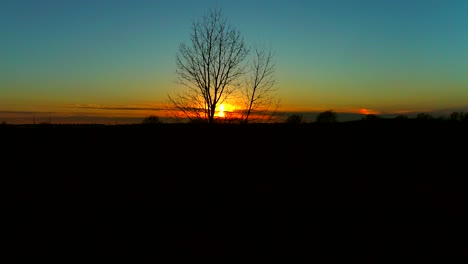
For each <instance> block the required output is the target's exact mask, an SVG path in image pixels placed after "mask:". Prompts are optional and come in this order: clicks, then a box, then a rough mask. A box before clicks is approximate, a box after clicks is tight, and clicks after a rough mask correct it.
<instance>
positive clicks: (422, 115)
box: [416, 113, 434, 121]
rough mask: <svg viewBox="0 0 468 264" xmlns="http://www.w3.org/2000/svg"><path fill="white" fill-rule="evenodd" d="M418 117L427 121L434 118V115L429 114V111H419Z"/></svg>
mask: <svg viewBox="0 0 468 264" xmlns="http://www.w3.org/2000/svg"><path fill="white" fill-rule="evenodd" d="M416 119H418V120H425V121H427V120H432V119H434V117H433V116H432V115H430V114H428V113H419V114H417V115H416Z"/></svg>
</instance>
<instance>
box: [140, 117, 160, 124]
mask: <svg viewBox="0 0 468 264" xmlns="http://www.w3.org/2000/svg"><path fill="white" fill-rule="evenodd" d="M161 123H162V122H161V119H159V117H158V116H155V115H150V116H148V117H145V118H144V119H143V121H142V124H144V125H156V124H161Z"/></svg>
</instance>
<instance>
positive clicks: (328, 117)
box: [315, 110, 338, 123]
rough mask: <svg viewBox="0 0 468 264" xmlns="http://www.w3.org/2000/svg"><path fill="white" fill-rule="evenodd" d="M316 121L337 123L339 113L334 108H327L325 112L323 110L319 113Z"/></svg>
mask: <svg viewBox="0 0 468 264" xmlns="http://www.w3.org/2000/svg"><path fill="white" fill-rule="evenodd" d="M315 122H317V123H336V122H338V118H337V115H336V113H335V112H334V111H332V110H327V111H325V112H322V113H320V114H318V115H317V118H316V119H315Z"/></svg>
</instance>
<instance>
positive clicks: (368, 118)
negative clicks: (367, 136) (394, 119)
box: [362, 114, 380, 121]
mask: <svg viewBox="0 0 468 264" xmlns="http://www.w3.org/2000/svg"><path fill="white" fill-rule="evenodd" d="M378 119H380V117H379V116H378V115H376V114H367V115H365V116H363V117H362V120H365V121H374V120H378Z"/></svg>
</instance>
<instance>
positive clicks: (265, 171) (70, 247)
mask: <svg viewBox="0 0 468 264" xmlns="http://www.w3.org/2000/svg"><path fill="white" fill-rule="evenodd" d="M467 132H468V126H466V125H463V124H458V123H450V122H416V121H406V122H403V123H401V122H399V123H396V122H394V121H391V120H380V121H374V122H347V123H338V124H333V125H317V124H304V125H295V126H294V125H286V124H270V125H249V126H231V125H216V126H202V125H193V124H192V125H181V124H179V125H176V124H172V125H170V124H162V125H155V126H143V125H126V126H98V125H88V126H86V125H81V126H72V125H35V126H26V125H25V126H0V135H1V141H2V154H3V158H2V159H1V161H2V166H1V168H0V169H1V175H2V176H1V184H0V186H1V192H2V199H1V202H0V205H1V207H2V215H3V216H2V218H3V220H6V222H4V224H3V226H2V229H3V230H2V235H1V241H2V245H1V247H2V249H3V250H6V251H7V252H9V253H10V254H12V255H13V256H17V257H18V258H22V257H25V256H58V255H59V254H66V255H68V256H72V259H82V260H85V261H86V262H90V261H91V262H92V261H94V260H95V259H99V258H100V257H130V259H132V260H133V261H132V262H135V263H143V262H140V261H139V260H136V259H142V260H145V261H147V262H144V263H154V262H155V261H156V260H158V259H159V258H160V257H161V256H166V257H167V256H169V257H170V260H171V261H178V260H180V258H182V259H184V260H183V261H184V262H186V263H187V262H192V261H194V260H195V259H203V260H205V261H206V260H214V261H215V262H217V263H224V262H232V263H238V262H240V263H260V262H261V263H265V262H270V261H273V260H275V261H278V260H280V261H281V262H287V263H300V262H302V261H305V262H308V263H312V262H314V261H318V262H317V263H334V262H335V261H337V260H338V259H339V258H345V259H347V261H346V262H350V261H351V262H356V263H376V262H379V263H380V262H382V261H389V260H398V261H401V260H409V261H410V262H413V263H414V262H419V261H423V262H424V263H426V262H427V261H431V260H434V259H439V258H440V259H442V260H444V262H450V260H449V259H451V258H455V257H457V256H458V257H460V256H463V257H465V256H467V255H468V243H467V242H468V240H467V235H468V234H467V232H468V229H467V228H468V225H467V224H468V219H467V217H466V211H467V203H466V197H467V184H466V182H467V181H466V180H465V178H466V177H467V176H468V167H467V164H468V155H467V153H468V152H467V149H468V141H467V135H468V134H467ZM402 257H403V258H402ZM166 262H167V261H164V262H163V263H166ZM83 263H84V262H83Z"/></svg>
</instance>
